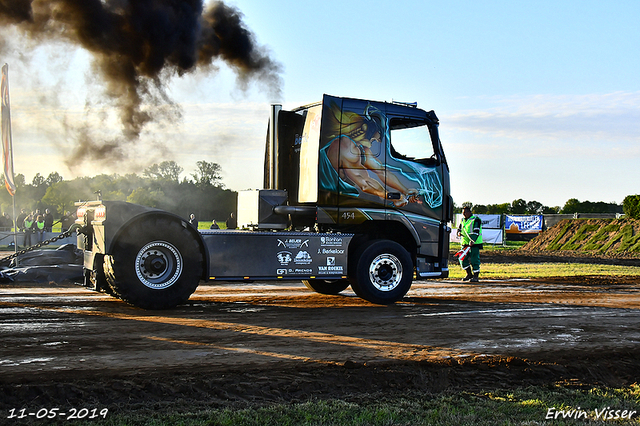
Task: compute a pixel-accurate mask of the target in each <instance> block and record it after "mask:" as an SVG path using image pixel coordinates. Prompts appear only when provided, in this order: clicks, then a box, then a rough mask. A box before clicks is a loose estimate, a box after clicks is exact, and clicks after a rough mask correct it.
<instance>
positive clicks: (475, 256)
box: [458, 207, 482, 283]
mask: <svg viewBox="0 0 640 426" xmlns="http://www.w3.org/2000/svg"><path fill="white" fill-rule="evenodd" d="M462 215H463V216H464V218H463V219H462V222H460V226H459V227H458V236H460V237H461V240H460V244H461V245H462V247H463V248H464V247H470V250H469V253H468V255H467V256H465V257H464V259H461V260H460V266H462V269H464V270H465V271H466V272H467V276H466V277H464V278H463V279H462V281H469V282H475V283H477V282H478V280H479V276H480V249H481V248H482V220H481V219H480V218H479V217H478V216H475V215H473V214H472V213H471V208H470V207H465V208H464V209H463V210H462Z"/></svg>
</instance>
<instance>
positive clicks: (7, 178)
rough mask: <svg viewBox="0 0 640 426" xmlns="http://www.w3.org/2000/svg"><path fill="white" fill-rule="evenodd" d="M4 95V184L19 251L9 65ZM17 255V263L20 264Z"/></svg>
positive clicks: (2, 86)
mask: <svg viewBox="0 0 640 426" xmlns="http://www.w3.org/2000/svg"><path fill="white" fill-rule="evenodd" d="M0 96H1V97H2V111H1V113H2V154H3V155H2V156H3V160H4V184H5V187H6V188H7V191H8V192H9V194H11V198H12V199H13V224H14V227H13V249H14V253H17V252H18V236H17V232H18V223H17V220H16V219H17V218H16V184H15V177H14V175H13V141H12V138H11V103H10V102H9V65H8V64H4V66H3V67H2V82H1V83H0ZM17 262H18V259H17V257H16V265H17V264H18V263H17Z"/></svg>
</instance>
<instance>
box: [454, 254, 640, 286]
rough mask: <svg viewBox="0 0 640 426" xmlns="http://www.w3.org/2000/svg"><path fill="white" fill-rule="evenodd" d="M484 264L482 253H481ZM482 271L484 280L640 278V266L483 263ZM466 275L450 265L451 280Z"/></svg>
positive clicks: (455, 266)
mask: <svg viewBox="0 0 640 426" xmlns="http://www.w3.org/2000/svg"><path fill="white" fill-rule="evenodd" d="M480 261H481V262H482V252H480ZM480 271H481V275H482V277H483V278H496V279H506V278H514V279H519V278H520V279H521V278H544V277H573V276H584V275H600V276H612V275H631V276H640V267H639V266H623V265H598V264H586V263H482V264H481V265H480ZM464 275H465V273H464V271H463V270H462V268H461V267H460V266H459V264H457V263H451V264H450V265H449V277H450V278H454V279H456V278H462V277H463V276H464Z"/></svg>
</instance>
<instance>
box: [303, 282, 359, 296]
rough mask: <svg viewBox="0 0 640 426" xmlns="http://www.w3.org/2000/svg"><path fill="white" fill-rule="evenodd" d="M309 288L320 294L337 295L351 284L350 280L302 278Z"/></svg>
mask: <svg viewBox="0 0 640 426" xmlns="http://www.w3.org/2000/svg"><path fill="white" fill-rule="evenodd" d="M302 282H303V283H304V285H305V286H307V288H308V289H309V290H313V291H315V292H316V293H320V294H330V295H336V294H338V293H340V292H341V291H343V290H346V288H347V287H349V285H350V284H351V283H350V282H349V280H320V279H313V280H302Z"/></svg>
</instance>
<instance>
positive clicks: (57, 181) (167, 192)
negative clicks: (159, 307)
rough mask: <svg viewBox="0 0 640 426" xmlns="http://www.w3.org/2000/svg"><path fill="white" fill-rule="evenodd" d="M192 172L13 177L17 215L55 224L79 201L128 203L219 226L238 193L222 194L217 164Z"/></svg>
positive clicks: (165, 166)
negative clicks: (49, 218) (48, 218)
mask: <svg viewBox="0 0 640 426" xmlns="http://www.w3.org/2000/svg"><path fill="white" fill-rule="evenodd" d="M196 165H197V170H196V172H195V173H193V174H192V175H190V176H189V177H185V178H183V179H182V180H181V179H180V175H181V174H182V172H183V169H182V167H180V166H179V165H178V164H177V163H176V162H175V161H164V162H162V163H160V164H154V165H152V166H149V167H147V168H146V169H144V170H143V172H142V176H139V175H138V174H135V173H130V174H125V175H118V174H110V175H107V174H101V175H97V176H94V177H79V178H75V179H73V180H64V179H63V178H62V176H60V174H59V173H57V172H52V173H50V174H49V176H47V177H46V178H45V177H44V176H42V175H40V173H37V174H36V175H35V176H34V178H33V180H32V181H31V183H26V181H25V177H24V175H22V174H17V175H16V176H15V184H16V195H15V197H16V210H17V212H16V214H17V213H19V212H20V210H21V209H25V210H26V211H35V210H40V211H45V209H49V210H50V211H51V212H52V213H53V214H54V218H55V219H56V220H57V219H59V218H61V217H62V216H63V215H65V214H66V212H71V213H73V212H75V209H76V206H75V203H76V202H78V201H87V200H95V199H97V197H98V196H99V195H100V196H101V197H102V199H104V200H110V201H128V202H131V203H136V204H141V205H145V206H148V207H154V208H158V209H162V210H166V211H169V212H171V213H175V214H177V215H179V216H181V217H184V218H185V219H188V218H189V215H190V214H192V213H193V214H195V215H196V217H197V218H198V220H205V221H210V220H212V219H216V220H218V221H224V220H226V219H227V217H228V216H229V214H230V213H231V212H233V211H235V208H236V200H237V193H236V192H235V191H232V190H229V189H225V187H224V184H223V183H222V174H221V172H222V168H221V167H220V165H219V164H217V163H211V162H207V161H198V162H197V163H196ZM0 208H2V212H7V213H9V214H12V213H11V212H12V209H13V201H12V199H11V195H10V194H9V193H8V192H7V191H0Z"/></svg>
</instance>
